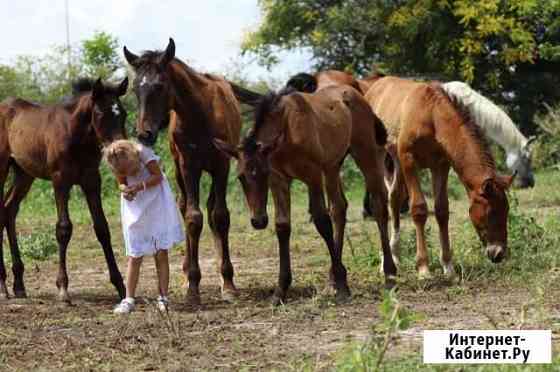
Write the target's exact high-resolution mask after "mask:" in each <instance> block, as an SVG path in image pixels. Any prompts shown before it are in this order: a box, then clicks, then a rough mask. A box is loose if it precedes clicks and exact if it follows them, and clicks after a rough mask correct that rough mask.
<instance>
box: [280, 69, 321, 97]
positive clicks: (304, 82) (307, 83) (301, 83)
mask: <svg viewBox="0 0 560 372" xmlns="http://www.w3.org/2000/svg"><path fill="white" fill-rule="evenodd" d="M286 88H293V89H294V90H297V91H298V92H302V93H314V92H315V91H316V90H317V78H316V77H315V76H313V75H311V74H307V73H305V72H300V73H299V74H296V75H294V76H292V77H291V78H290V80H288V82H287V83H286Z"/></svg>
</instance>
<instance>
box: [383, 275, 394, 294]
mask: <svg viewBox="0 0 560 372" xmlns="http://www.w3.org/2000/svg"><path fill="white" fill-rule="evenodd" d="M393 288H397V278H396V277H394V276H387V277H386V278H385V289H386V290H387V291H390V290H392V289H393Z"/></svg>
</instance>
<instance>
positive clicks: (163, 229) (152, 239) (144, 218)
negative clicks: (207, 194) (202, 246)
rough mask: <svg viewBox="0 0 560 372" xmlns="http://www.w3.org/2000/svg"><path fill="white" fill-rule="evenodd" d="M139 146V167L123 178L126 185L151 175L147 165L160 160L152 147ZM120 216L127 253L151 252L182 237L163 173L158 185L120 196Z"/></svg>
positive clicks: (176, 211) (137, 254) (177, 213)
mask: <svg viewBox="0 0 560 372" xmlns="http://www.w3.org/2000/svg"><path fill="white" fill-rule="evenodd" d="M139 146H140V148H141V150H140V161H141V170H140V171H139V172H138V174H137V175H135V176H128V177H127V178H126V181H127V184H128V185H133V184H136V183H142V182H143V181H146V180H147V179H148V178H150V171H149V170H148V168H147V167H146V164H148V162H150V161H152V160H156V161H158V162H159V157H158V156H157V155H156V154H155V153H154V151H153V150H152V149H151V148H149V147H146V146H143V145H139ZM121 218H122V229H123V234H124V246H125V248H126V254H127V256H132V257H140V256H146V255H153V254H155V253H156V252H157V251H158V250H162V249H165V250H168V249H170V248H171V247H172V246H173V245H175V244H178V243H180V242H182V241H184V240H185V232H184V230H183V225H182V223H181V220H182V219H181V216H180V213H179V210H178V208H177V204H176V202H175V197H174V195H173V191H171V187H170V186H169V182H168V181H167V177H165V175H164V176H163V180H162V181H161V183H160V184H159V185H157V186H153V187H150V188H147V189H146V190H142V191H139V192H138V193H137V194H136V196H135V198H134V200H131V201H129V200H126V199H125V198H124V196H122V195H121Z"/></svg>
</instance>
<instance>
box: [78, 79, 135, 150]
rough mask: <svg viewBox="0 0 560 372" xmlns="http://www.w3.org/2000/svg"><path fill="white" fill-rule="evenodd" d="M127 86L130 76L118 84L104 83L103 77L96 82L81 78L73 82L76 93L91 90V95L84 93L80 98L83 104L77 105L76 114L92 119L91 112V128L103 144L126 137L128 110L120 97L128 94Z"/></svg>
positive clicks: (80, 93) (79, 93)
mask: <svg viewBox="0 0 560 372" xmlns="http://www.w3.org/2000/svg"><path fill="white" fill-rule="evenodd" d="M127 88H128V78H124V80H123V81H122V82H121V83H120V84H118V85H117V86H112V85H109V84H103V82H102V81H101V78H99V79H97V80H96V81H95V82H94V81H93V80H89V79H80V80H78V81H76V82H74V84H73V94H74V95H82V94H84V93H85V92H87V91H89V92H90V94H89V95H83V96H82V97H81V98H80V101H79V102H80V103H81V104H78V106H77V107H76V110H75V112H74V115H77V116H83V115H88V120H90V116H89V115H90V113H91V122H90V123H91V127H90V128H91V130H92V131H93V132H94V133H95V136H96V137H97V139H98V141H99V142H100V143H102V144H108V143H111V142H113V141H115V140H118V139H123V138H126V130H125V121H126V110H125V109H124V107H123V105H122V103H121V101H120V97H121V96H123V95H124V94H126V90H127ZM86 113H87V114H86Z"/></svg>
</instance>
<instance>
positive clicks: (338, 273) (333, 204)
mask: <svg viewBox="0 0 560 372" xmlns="http://www.w3.org/2000/svg"><path fill="white" fill-rule="evenodd" d="M325 180H326V182H325V186H326V189H327V195H328V197H329V200H330V217H331V219H332V221H333V223H334V247H335V252H336V261H335V262H333V265H332V266H331V270H330V278H331V280H332V282H333V283H334V287H335V289H336V296H337V298H338V299H339V300H343V299H345V298H348V297H350V289H349V288H348V283H347V282H346V269H345V268H344V266H343V264H342V248H343V245H344V228H345V227H346V210H347V209H348V201H347V200H346V197H345V196H344V190H343V188H342V181H341V179H340V171H339V169H335V170H332V171H330V172H327V173H326V174H325Z"/></svg>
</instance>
